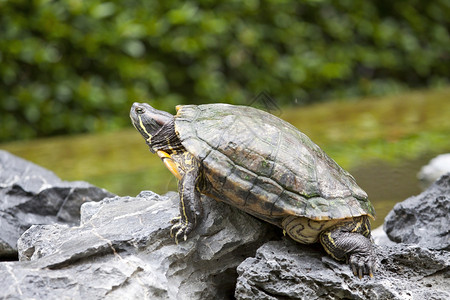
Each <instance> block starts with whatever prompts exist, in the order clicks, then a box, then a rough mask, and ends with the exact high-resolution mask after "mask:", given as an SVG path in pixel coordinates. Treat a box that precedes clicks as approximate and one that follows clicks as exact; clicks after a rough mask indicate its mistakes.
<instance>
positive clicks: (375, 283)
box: [235, 239, 450, 300]
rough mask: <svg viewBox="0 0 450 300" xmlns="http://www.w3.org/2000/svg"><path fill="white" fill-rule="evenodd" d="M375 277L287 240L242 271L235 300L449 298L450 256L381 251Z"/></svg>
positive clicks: (399, 248) (269, 246)
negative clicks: (357, 272) (358, 273)
mask: <svg viewBox="0 0 450 300" xmlns="http://www.w3.org/2000/svg"><path fill="white" fill-rule="evenodd" d="M377 254H378V259H379V263H378V268H377V271H376V272H375V274H374V275H375V278H373V279H370V278H369V277H365V278H363V279H358V278H357V277H355V276H354V275H353V274H352V272H351V271H350V268H349V267H348V265H346V264H344V263H339V262H336V261H334V260H333V259H331V258H330V257H328V256H326V255H325V253H323V252H321V251H320V248H316V247H311V246H305V245H299V244H296V243H295V242H293V241H291V240H288V239H285V240H283V241H273V242H268V243H266V244H264V245H263V246H262V247H261V248H259V249H258V251H257V253H256V256H255V257H253V258H247V259H246V260H245V261H244V262H243V263H242V264H240V265H239V267H238V274H239V277H238V281H237V285H236V292H235V296H236V299H240V300H244V299H248V300H250V299H271V300H272V299H389V300H391V299H418V300H423V299H450V286H449V284H448V279H449V276H450V271H449V270H450V253H449V252H446V251H434V250H428V249H425V248H421V247H419V246H414V245H404V244H398V245H394V246H384V247H382V248H378V249H377Z"/></svg>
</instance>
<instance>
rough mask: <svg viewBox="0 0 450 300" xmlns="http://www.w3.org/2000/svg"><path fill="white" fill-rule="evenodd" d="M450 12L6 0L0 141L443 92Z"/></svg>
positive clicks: (395, 5)
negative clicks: (156, 115)
mask: <svg viewBox="0 0 450 300" xmlns="http://www.w3.org/2000/svg"><path fill="white" fill-rule="evenodd" d="M448 3H449V2H448V1H447V0H436V1H419V0H410V1H402V0H399V1H386V0H380V1H351V0H345V1H320V0H309V1H293V0H290V1H288V0H285V1H273V0H266V1H257V0H251V1H237V0H233V1H229V0H227V1H225V0H216V1H212V0H201V1H183V2H181V1H173V0H172V1H171V0H168V1H156V0H149V1H138V0H128V1H117V0H115V1H108V2H105V1H99V0H91V1H82V0H64V1H50V0H34V1H25V0H16V1H0V14H1V18H0V28H1V32H0V35H1V38H0V99H1V101H0V118H1V122H0V141H1V140H9V139H19V138H28V137H34V136H46V135H54V134H63V133H73V132H87V131H99V130H105V129H111V128H117V127H123V126H129V120H128V109H129V107H130V104H131V103H132V102H133V101H135V100H137V101H147V102H150V103H151V104H153V105H155V106H157V107H159V108H161V109H167V110H170V111H172V112H174V109H173V107H174V106H175V105H176V104H179V103H205V102H219V101H220V102H229V103H235V104H246V103H249V101H250V100H251V99H252V98H253V97H254V96H255V95H257V94H258V93H259V92H261V91H262V90H267V91H268V92H269V93H270V94H271V95H272V96H274V97H275V98H276V99H277V101H279V102H280V103H281V104H289V103H293V102H294V101H295V102H300V103H309V102H312V101H316V100H320V99H324V98H330V97H333V98H336V97H347V96H355V95H367V94H380V93H386V92H388V91H392V90H398V89H403V88H407V87H418V86H430V85H436V84H442V83H446V82H447V80H448V77H449V75H450V72H449V69H450V64H449V51H448V49H450V37H449V32H448V28H449V26H448V25H449V18H448V16H449V15H450V6H449V4H448Z"/></svg>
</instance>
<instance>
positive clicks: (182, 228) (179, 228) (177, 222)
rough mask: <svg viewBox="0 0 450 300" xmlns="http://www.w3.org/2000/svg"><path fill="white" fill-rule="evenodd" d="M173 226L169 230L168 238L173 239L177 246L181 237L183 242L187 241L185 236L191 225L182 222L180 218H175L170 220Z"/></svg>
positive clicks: (190, 229)
mask: <svg viewBox="0 0 450 300" xmlns="http://www.w3.org/2000/svg"><path fill="white" fill-rule="evenodd" d="M171 223H172V224H174V225H173V226H172V227H171V228H170V236H171V237H173V238H174V239H175V243H176V244H177V245H178V241H179V240H180V238H181V237H182V238H183V240H184V241H186V240H187V235H188V234H189V233H190V232H191V231H192V227H193V226H192V225H191V224H190V223H186V222H184V221H183V220H182V219H181V217H176V218H173V219H172V220H171Z"/></svg>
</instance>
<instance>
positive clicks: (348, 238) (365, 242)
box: [319, 216, 376, 278]
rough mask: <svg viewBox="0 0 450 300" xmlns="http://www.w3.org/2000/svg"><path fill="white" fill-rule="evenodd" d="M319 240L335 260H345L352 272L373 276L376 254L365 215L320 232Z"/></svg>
mask: <svg viewBox="0 0 450 300" xmlns="http://www.w3.org/2000/svg"><path fill="white" fill-rule="evenodd" d="M319 241H320V243H321V244H322V246H323V247H324V248H325V251H327V253H328V254H330V255H331V256H332V257H333V258H335V259H336V260H347V261H348V263H349V264H350V267H351V268H352V270H353V274H355V276H358V277H359V278H362V277H363V275H364V274H368V275H369V276H370V277H373V272H374V269H375V262H376V256H375V251H374V249H373V244H372V241H371V240H370V223H369V221H368V220H367V216H362V217H358V218H354V219H353V220H351V221H349V222H345V223H341V224H338V225H336V226H333V227H331V228H329V229H327V230H324V231H323V232H321V234H320V236H319Z"/></svg>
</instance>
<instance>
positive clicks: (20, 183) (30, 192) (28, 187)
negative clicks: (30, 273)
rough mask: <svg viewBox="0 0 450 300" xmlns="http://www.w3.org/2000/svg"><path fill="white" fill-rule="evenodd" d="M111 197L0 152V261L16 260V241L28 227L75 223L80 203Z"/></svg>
mask: <svg viewBox="0 0 450 300" xmlns="http://www.w3.org/2000/svg"><path fill="white" fill-rule="evenodd" d="M111 196H113V194H111V193H110V192H108V191H106V190H104V189H100V188H98V187H95V186H93V185H91V184H89V183H87V182H82V181H74V182H68V181H62V180H61V179H59V178H58V177H57V176H56V175H55V174H54V173H53V172H50V171H48V170H46V169H44V168H42V167H40V166H37V165H35V164H33V163H31V162H29V161H26V160H24V159H21V158H19V157H17V156H15V155H12V154H10V153H8V152H6V151H2V150H0V228H1V230H0V259H7V258H11V257H17V248H16V242H17V240H18V239H19V237H20V235H21V234H22V233H23V232H24V231H25V230H27V229H28V228H29V227H30V226H31V225H34V224H53V223H55V222H59V223H66V224H76V223H78V221H79V218H80V206H81V204H83V203H85V202H88V201H99V200H101V199H103V198H105V197H111Z"/></svg>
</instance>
